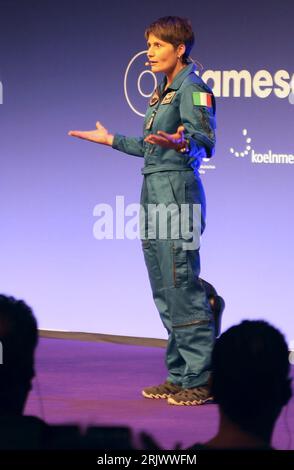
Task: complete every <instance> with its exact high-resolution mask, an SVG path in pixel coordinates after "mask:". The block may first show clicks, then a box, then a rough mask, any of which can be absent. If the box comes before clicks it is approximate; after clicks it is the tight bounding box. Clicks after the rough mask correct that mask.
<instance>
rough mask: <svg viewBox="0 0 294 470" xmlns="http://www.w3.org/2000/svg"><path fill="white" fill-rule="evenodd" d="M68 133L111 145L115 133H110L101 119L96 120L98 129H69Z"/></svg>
mask: <svg viewBox="0 0 294 470" xmlns="http://www.w3.org/2000/svg"><path fill="white" fill-rule="evenodd" d="M68 135H70V136H73V137H78V138H79V139H85V140H89V141H90V142H96V144H103V145H110V146H111V145H112V142H113V135H112V134H109V132H108V130H107V129H106V128H105V127H103V126H102V125H101V124H100V122H99V121H97V122H96V129H95V130H93V131H69V133H68Z"/></svg>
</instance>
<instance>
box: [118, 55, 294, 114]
mask: <svg viewBox="0 0 294 470" xmlns="http://www.w3.org/2000/svg"><path fill="white" fill-rule="evenodd" d="M146 53H147V50H144V51H141V52H138V53H137V54H135V55H134V57H133V58H132V59H131V60H130V61H129V63H128V65H127V68H126V71H125V75H124V93H125V98H126V100H127V103H128V105H129V107H130V108H131V109H132V111H133V112H134V113H136V114H137V115H138V116H142V117H143V116H144V114H145V109H146V101H147V99H149V98H150V97H151V95H152V93H153V92H154V90H155V88H156V86H157V78H156V76H155V74H154V73H153V72H152V71H151V70H146V66H145V61H146ZM196 73H197V74H198V75H200V73H199V71H197V72H196ZM201 78H202V80H203V81H204V82H205V83H207V84H208V85H209V86H210V87H211V89H212V91H213V93H214V95H215V97H216V98H251V97H257V98H261V99H266V98H268V97H269V96H270V95H274V96H276V97H277V98H280V99H285V98H288V101H289V103H290V104H294V74H292V76H291V75H290V73H289V72H288V71H287V70H284V69H281V70H277V71H276V72H275V73H274V74H271V73H270V72H269V71H268V70H258V71H257V72H256V73H254V74H252V73H251V72H250V71H249V70H240V71H238V70H206V71H205V72H203V73H202V75H201Z"/></svg>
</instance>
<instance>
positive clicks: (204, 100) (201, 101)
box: [192, 91, 212, 108]
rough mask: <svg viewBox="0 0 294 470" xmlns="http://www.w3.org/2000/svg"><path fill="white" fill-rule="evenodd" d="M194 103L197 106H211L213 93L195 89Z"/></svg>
mask: <svg viewBox="0 0 294 470" xmlns="http://www.w3.org/2000/svg"><path fill="white" fill-rule="evenodd" d="M192 95H193V103H194V104H195V106H207V107H208V108H210V107H211V106H212V100H211V94H210V93H204V92H201V91H193V93H192Z"/></svg>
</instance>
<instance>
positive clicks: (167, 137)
mask: <svg viewBox="0 0 294 470" xmlns="http://www.w3.org/2000/svg"><path fill="white" fill-rule="evenodd" d="M184 130H185V129H184V126H179V127H178V129H177V132H175V133H174V134H168V133H167V132H163V131H157V134H149V135H148V136H147V137H146V138H145V139H144V140H145V142H148V143H149V144H156V145H160V146H161V147H164V148H168V149H175V150H179V149H180V148H181V147H183V146H184V144H185V139H184Z"/></svg>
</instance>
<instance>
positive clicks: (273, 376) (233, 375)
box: [212, 321, 292, 444]
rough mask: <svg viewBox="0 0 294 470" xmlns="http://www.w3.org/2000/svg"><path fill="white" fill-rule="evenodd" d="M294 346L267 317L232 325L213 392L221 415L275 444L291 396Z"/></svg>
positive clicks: (217, 355)
mask: <svg viewBox="0 0 294 470" xmlns="http://www.w3.org/2000/svg"><path fill="white" fill-rule="evenodd" d="M288 355H289V353H288V347H287V344H286V341H285V339H284V336H283V335H282V333H280V331H278V330H277V329H276V328H274V327H273V326H271V325H269V324H268V323H267V322H265V321H243V322H242V323H241V324H239V325H237V326H233V327H231V328H229V329H228V330H227V331H226V332H225V333H223V334H222V335H221V336H220V338H219V339H218V340H217V342H216V344H215V348H214V351H213V355H212V393H213V396H214V398H215V401H216V402H217V403H218V405H219V407H220V411H221V416H222V415H223V417H225V419H229V420H230V422H232V423H234V424H235V425H238V427H239V428H240V429H241V430H242V431H244V432H245V433H248V434H249V435H252V436H256V438H258V439H260V440H261V441H263V442H264V443H265V444H269V443H270V440H271V435H272V431H273V427H274V424H275V421H276V419H277V417H278V416H279V414H280V412H281V409H282V408H283V406H284V405H286V404H287V403H288V401H289V400H290V398H291V395H292V391H291V380H290V378H289V372H290V364H289V359H288Z"/></svg>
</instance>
